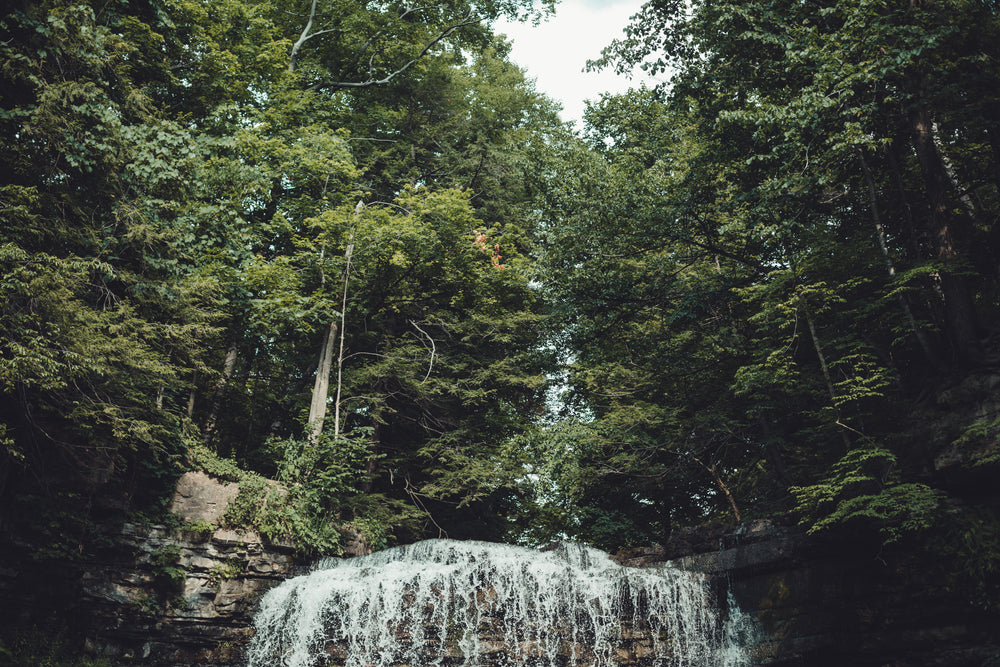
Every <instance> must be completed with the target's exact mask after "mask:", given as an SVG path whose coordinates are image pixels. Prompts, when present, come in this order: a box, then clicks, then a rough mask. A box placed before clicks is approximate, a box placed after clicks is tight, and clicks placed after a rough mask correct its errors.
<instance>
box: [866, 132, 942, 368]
mask: <svg viewBox="0 0 1000 667" xmlns="http://www.w3.org/2000/svg"><path fill="white" fill-rule="evenodd" d="M858 159H859V160H860V161H861V169H862V171H863V172H864V174H865V183H866V184H867V185H868V203H869V206H870V207H871V212H872V224H873V225H874V227H875V238H876V240H877V241H878V247H879V250H881V251H882V257H883V259H885V268H886V271H887V272H888V273H889V278H890V279H893V280H895V278H896V266H895V264H893V261H892V255H890V254H889V247H888V245H887V244H886V242H885V228H884V227H883V226H882V217H881V215H880V214H879V211H878V196H877V192H876V189H875V178H874V177H873V176H872V170H871V168H870V167H869V166H868V161H867V160H865V154H864V151H863V150H861V149H860V148H859V149H858ZM896 299H897V301H898V302H899V307H900V308H901V309H902V311H903V314H904V315H905V316H906V321H907V322H909V324H910V330H911V331H913V335H914V337H915V338H916V339H917V342H918V343H919V344H920V349H921V350H923V352H924V357H925V358H926V359H927V361H928V362H930V363H931V364H932V365H933V366H934V367H935V368H939V369H941V368H943V367H944V365H943V364H942V363H941V361H940V360H939V359H938V358H937V355H936V354H934V349H933V348H932V347H931V344H930V342H929V341H928V340H927V336H926V335H925V334H924V330H923V329H922V328H921V327H920V326H919V325H918V324H917V318H915V317H914V316H913V309H912V308H910V302H909V300H908V299H907V298H906V296H905V295H903V294H899V295H898V296H897V297H896Z"/></svg>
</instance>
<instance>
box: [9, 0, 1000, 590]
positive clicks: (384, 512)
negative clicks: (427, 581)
mask: <svg viewBox="0 0 1000 667" xmlns="http://www.w3.org/2000/svg"><path fill="white" fill-rule="evenodd" d="M553 10H554V3H553V0H541V1H540V2H536V1H535V0H481V1H479V2H471V1H470V0H441V1H440V2H438V3H435V4H431V3H428V4H423V5H422V4H419V3H413V2H409V0H398V1H397V0H387V1H383V2H346V1H344V0H214V1H213V2H205V1H203V0H102V1H100V2H98V1H97V0H10V2H8V3H5V9H3V10H2V13H0V136H2V140H0V415H2V419H0V508H2V514H3V523H4V524H5V525H6V526H7V527H8V528H9V527H10V526H19V527H18V528H17V530H20V531H22V532H26V533H30V534H31V535H33V538H32V539H34V540H35V543H36V544H39V545H42V547H41V548H39V549H37V550H36V557H37V558H38V559H40V560H44V559H74V558H75V559H80V558H86V557H87V554H88V553H89V550H90V549H91V548H92V546H93V545H92V542H93V541H94V540H96V539H98V538H97V536H99V535H100V534H101V532H100V531H99V530H98V529H97V527H98V526H100V525H101V524H102V523H104V522H107V521H110V520H114V519H116V518H120V517H121V516H123V515H127V516H131V517H145V518H146V519H147V520H149V521H163V520H164V516H165V514H166V512H167V509H166V507H167V502H168V500H169V496H170V491H171V488H172V484H173V483H174V481H175V480H176V479H177V477H178V476H179V475H180V474H181V473H182V472H184V471H187V470H204V471H206V472H208V473H210V474H212V475H214V476H216V477H218V478H220V479H227V480H232V481H239V482H240V484H241V486H240V497H239V498H238V501H237V502H236V503H235V504H234V505H233V507H232V508H231V509H230V511H229V512H228V513H227V515H226V521H227V522H228V523H229V524H230V525H233V526H240V527H251V528H254V529H256V530H258V531H260V532H261V534H263V535H264V536H265V537H267V538H268V539H291V540H294V541H295V542H296V543H297V544H300V545H301V548H302V550H303V553H304V554H306V555H321V554H337V553H339V552H340V550H341V549H342V548H343V539H344V536H343V532H344V530H346V529H348V528H350V529H352V530H357V531H360V532H361V533H362V534H364V535H365V537H366V539H367V540H368V542H369V544H371V545H373V546H374V547H376V548H380V547H384V546H388V545H393V544H405V543H409V542H413V541H416V540H420V539H424V538H428V537H438V536H448V537H452V538H458V539H484V540H497V541H505V542H511V543H520V544H528V545H541V544H545V543H547V542H548V541H550V540H554V539H564V538H568V539H573V540H578V541H582V542H585V543H588V544H592V545H595V546H598V547H600V548H603V549H608V550H613V549H617V548H621V547H628V546H632V545H642V544H653V543H658V542H661V541H663V540H664V539H665V538H666V537H667V536H668V535H669V534H670V533H671V531H672V530H675V529H676V528H678V527H683V526H692V525H700V524H705V523H717V524H723V525H733V526H735V525H738V524H740V523H741V522H747V521H749V520H752V519H758V518H765V517H776V516H784V517H792V520H793V521H795V522H798V523H801V524H802V525H803V526H804V527H806V528H808V530H810V531H814V532H821V531H847V533H846V534H851V535H862V534H863V535H867V536H873V539H874V540H875V541H876V542H878V544H879V545H881V546H880V547H879V548H897V549H914V550H925V551H927V552H928V553H931V554H933V555H934V556H933V557H934V558H936V559H937V560H947V562H948V564H949V565H948V571H949V572H950V575H949V576H954V577H955V578H956V583H955V585H956V586H959V585H962V586H967V587H968V589H969V591H970V592H969V596H970V600H972V601H973V602H974V603H975V604H979V605H982V606H984V607H989V606H990V605H994V604H995V603H996V600H997V590H998V588H1000V514H998V510H997V505H996V499H997V496H996V479H997V477H996V475H997V468H998V466H1000V450H998V448H997V443H998V439H1000V402H998V401H997V400H996V399H995V397H994V396H995V392H996V387H997V385H998V383H1000V262H998V260H1000V229H998V228H997V226H996V224H995V223H996V218H997V216H998V215H1000V14H998V8H997V5H996V3H995V2H993V0H838V1H836V2H834V1H832V0H695V1H694V2H682V1H680V0H649V2H648V3H647V4H646V5H644V7H643V8H642V10H641V11H640V12H639V13H638V14H636V15H635V16H634V17H633V18H632V20H631V23H630V25H629V27H628V28H627V29H626V31H625V32H624V33H623V34H622V35H621V37H620V38H619V39H617V40H616V41H614V42H613V43H611V44H608V45H594V60H593V61H592V62H591V63H589V65H588V66H589V67H591V68H595V69H601V68H611V69H615V70H618V71H621V72H630V71H634V70H635V69H636V68H643V69H645V70H646V71H648V72H651V73H654V74H659V75H662V76H664V77H666V76H667V75H669V78H668V79H667V80H668V83H666V84H664V85H662V86H660V87H658V88H646V87H639V88H636V89H633V90H631V91H630V92H628V93H625V94H620V95H610V94H609V95H605V96H603V97H602V98H601V99H599V100H596V101H594V102H592V103H591V104H590V105H589V107H588V110H587V112H586V116H585V119H584V123H583V126H582V127H576V126H574V125H573V124H567V123H564V122H562V121H561V120H560V118H559V113H558V112H559V108H558V106H557V105H556V103H554V102H553V101H551V100H550V99H547V98H546V97H545V96H544V95H543V94H541V93H539V92H538V91H537V90H536V89H535V85H534V82H533V81H532V80H530V79H529V78H527V77H526V75H525V73H524V72H523V71H522V70H521V69H520V68H519V67H517V66H516V65H514V64H513V63H511V62H510V60H509V57H508V55H509V49H510V44H509V43H508V41H507V40H506V39H505V37H504V36H503V35H501V34H497V32H496V31H495V30H494V28H493V27H492V26H493V23H494V21H496V20H497V19H499V18H501V17H503V18H507V19H511V20H520V21H538V20H544V18H545V17H546V16H547V15H548V14H549V13H550V12H552V11H553ZM946 463H947V465H945V464H946ZM269 480H276V481H277V482H278V485H275V484H274V483H273V482H271V481H269ZM866 544H867V542H866Z"/></svg>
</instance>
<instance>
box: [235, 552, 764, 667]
mask: <svg viewBox="0 0 1000 667" xmlns="http://www.w3.org/2000/svg"><path fill="white" fill-rule="evenodd" d="M716 598H717V595H716V592H715V591H714V590H713V588H712V587H711V586H710V583H709V580H708V578H706V577H705V576H704V575H700V574H694V573H689V572H685V571H683V570H679V569H676V568H673V567H670V566H667V565H664V566H660V567H655V568H642V569H640V568H631V567H625V566H622V565H619V564H617V563H614V562H613V561H611V559H610V558H609V557H608V556H607V555H606V554H604V553H602V552H600V551H597V550H594V549H590V548H587V547H583V546H580V545H574V544H560V545H558V546H557V547H556V548H554V549H552V550H550V551H545V552H542V551H536V550H532V549H527V548H523V547H514V546H508V545H499V544H489V543H483V542H456V541H450V540H430V541H427V542H421V543H418V544H414V545H410V546H405V547H399V548H395V549H389V550H386V551H383V552H380V553H376V554H372V555H370V556H364V557H361V558H354V559H350V560H339V559H330V560H327V561H324V562H322V563H320V564H319V565H318V566H317V568H316V569H315V570H314V571H313V572H312V573H310V574H308V575H306V576H303V577H297V578H295V579H291V580H288V581H286V582H284V583H283V584H282V585H280V586H279V587H277V588H275V589H273V590H271V591H270V592H268V594H267V595H266V596H265V597H264V599H263V600H262V603H261V608H260V611H259V612H258V614H257V617H256V620H255V630H256V635H255V638H254V640H253V643H252V644H251V646H250V650H249V665H250V667H274V666H277V665H283V666H285V667H318V666H320V665H345V666H346V667H388V666H390V665H414V666H415V665H491V666H492V665H538V666H553V667H554V666H556V665H560V666H562V665H588V666H590V665H650V666H662V667H674V666H677V667H680V666H686V667H709V666H712V667H743V666H744V665H749V664H751V663H750V660H749V658H748V656H747V655H746V653H745V652H744V650H743V649H741V648H740V641H739V640H740V639H741V638H740V637H739V635H741V634H745V632H746V630H745V628H743V627H740V623H739V620H740V615H739V614H738V613H733V614H730V615H729V616H730V618H728V619H727V618H724V617H723V614H722V613H720V612H719V611H718V610H717V608H716V604H715V603H716ZM743 622H746V621H745V619H744V621H743Z"/></svg>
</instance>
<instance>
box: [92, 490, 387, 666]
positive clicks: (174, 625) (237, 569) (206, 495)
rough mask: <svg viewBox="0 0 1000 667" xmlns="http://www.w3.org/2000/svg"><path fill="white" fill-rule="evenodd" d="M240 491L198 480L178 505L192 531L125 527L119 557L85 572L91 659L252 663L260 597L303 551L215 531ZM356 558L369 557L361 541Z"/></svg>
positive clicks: (354, 544)
mask: <svg viewBox="0 0 1000 667" xmlns="http://www.w3.org/2000/svg"><path fill="white" fill-rule="evenodd" d="M238 492H239V485H237V484H235V483H230V484H226V483H222V482H219V481H217V480H215V479H213V478H211V477H209V476H208V475H206V474H204V473H201V472H189V473H186V474H185V475H183V476H182V477H181V478H180V480H178V484H177V491H176V493H175V494H174V498H173V502H172V505H171V510H172V512H173V513H174V514H175V515H177V516H179V517H180V518H181V519H183V520H184V521H185V523H184V524H183V525H184V526H185V527H187V529H186V530H185V529H181V530H167V529H165V528H163V527H161V526H145V527H140V526H136V525H132V524H126V525H125V526H124V528H123V530H122V532H121V535H120V537H119V540H118V544H117V545H116V548H115V549H114V553H112V554H111V558H109V559H108V560H107V561H105V562H104V563H103V564H101V565H99V566H97V567H93V568H89V569H87V570H86V571H85V572H84V574H83V586H82V592H81V597H82V604H83V606H84V607H86V608H88V609H90V610H92V614H93V617H92V620H91V622H90V623H89V632H88V639H87V644H88V646H87V650H88V652H90V653H93V654H97V655H104V656H108V657H111V658H124V659H129V660H137V661H139V662H140V663H141V664H146V665H178V666H180V665H185V666H186V665H204V666H206V667H208V666H220V667H221V666H224V665H225V666H229V665H233V666H235V665H242V664H243V663H244V657H243V653H244V648H245V645H246V644H247V642H248V641H249V639H250V636H251V635H252V632H253V631H252V629H251V628H252V622H253V614H254V612H255V611H256V606H257V603H258V601H259V600H260V596H261V595H262V594H263V593H264V592H265V591H267V590H268V589H270V588H271V587H273V586H275V585H276V584H278V583H280V582H281V581H283V580H285V579H287V578H288V577H290V576H293V575H295V574H297V573H298V572H299V571H300V570H301V564H300V563H299V562H298V561H297V560H296V558H295V549H294V545H293V544H290V543H280V542H279V543H270V542H265V541H263V540H262V539H261V537H260V536H259V535H258V534H256V533H254V532H244V533H238V532H236V531H233V530H228V529H214V528H213V527H214V525H217V524H218V523H220V522H221V519H222V516H223V515H224V514H225V511H226V508H227V507H228V505H229V503H231V502H232V501H233V500H234V499H235V498H236V495H237V493H238ZM199 527H200V528H201V529H199ZM347 551H348V553H349V555H361V554H365V553H367V552H368V549H367V547H366V546H365V544H364V542H363V540H361V539H360V537H359V536H354V537H353V539H352V540H351V542H350V543H349V545H348V548H347ZM129 556H131V557H129Z"/></svg>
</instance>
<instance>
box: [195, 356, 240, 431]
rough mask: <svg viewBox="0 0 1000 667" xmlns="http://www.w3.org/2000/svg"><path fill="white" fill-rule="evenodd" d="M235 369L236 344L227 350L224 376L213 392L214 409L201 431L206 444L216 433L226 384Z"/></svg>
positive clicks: (223, 364) (223, 366)
mask: <svg viewBox="0 0 1000 667" xmlns="http://www.w3.org/2000/svg"><path fill="white" fill-rule="evenodd" d="M235 368H236V343H231V344H230V345H229V348H228V349H227V350H226V359H225V361H224V362H223V363H222V375H221V376H220V377H219V381H218V382H216V383H215V391H214V392H212V404H211V405H212V407H211V408H210V409H209V411H208V417H207V418H206V419H205V424H204V425H203V426H202V429H201V434H202V436H201V437H202V440H203V441H204V442H206V443H207V442H208V441H209V440H211V438H212V434H213V433H214V432H215V425H216V423H217V421H218V418H219V407H220V406H221V405H222V395H223V391H224V390H225V388H226V383H227V382H229V378H231V377H232V376H233V369H235Z"/></svg>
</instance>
